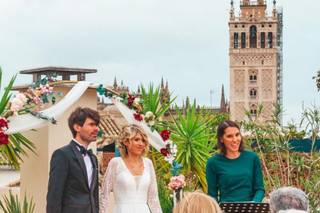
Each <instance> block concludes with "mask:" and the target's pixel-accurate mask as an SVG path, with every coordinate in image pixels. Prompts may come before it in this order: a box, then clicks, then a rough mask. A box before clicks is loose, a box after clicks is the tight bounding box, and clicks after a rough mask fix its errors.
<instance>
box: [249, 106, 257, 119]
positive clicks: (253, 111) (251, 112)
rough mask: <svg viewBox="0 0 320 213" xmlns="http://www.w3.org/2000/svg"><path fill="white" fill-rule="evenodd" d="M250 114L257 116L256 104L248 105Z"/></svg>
mask: <svg viewBox="0 0 320 213" xmlns="http://www.w3.org/2000/svg"><path fill="white" fill-rule="evenodd" d="M250 114H251V116H257V105H255V104H252V105H251V106H250Z"/></svg>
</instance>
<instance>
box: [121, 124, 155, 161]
mask: <svg viewBox="0 0 320 213" xmlns="http://www.w3.org/2000/svg"><path fill="white" fill-rule="evenodd" d="M137 134H139V135H141V137H142V140H143V142H144V143H145V145H146V148H145V149H144V151H143V155H145V154H146V153H147V152H148V150H149V141H148V137H147V135H146V133H145V132H144V131H143V129H142V128H141V127H139V126H138V125H136V124H130V125H127V126H124V127H123V128H122V131H121V133H120V135H119V150H120V154H121V156H122V157H126V156H127V155H128V149H127V146H126V144H125V143H126V142H129V141H130V140H131V139H132V138H134V137H135V136H136V135H137Z"/></svg>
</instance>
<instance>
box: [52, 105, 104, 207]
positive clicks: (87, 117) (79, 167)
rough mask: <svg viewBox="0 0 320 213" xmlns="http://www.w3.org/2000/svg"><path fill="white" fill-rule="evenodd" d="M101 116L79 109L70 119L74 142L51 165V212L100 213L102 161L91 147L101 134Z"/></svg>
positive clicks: (91, 111)
mask: <svg viewBox="0 0 320 213" xmlns="http://www.w3.org/2000/svg"><path fill="white" fill-rule="evenodd" d="M99 122H100V116H99V114H98V112H97V111H95V110H92V109H90V108H80V107H79V108H77V109H76V110H75V111H73V112H72V113H71V115H70V117H69V119H68V123H69V128H70V130H71V132H72V135H73V140H72V141H71V142H70V143H69V144H68V145H66V146H64V147H62V148H60V149H57V150H56V151H55V152H54V153H53V154H52V158H51V162H50V175H49V184H48V194H47V213H98V212H99V190H98V162H97V158H96V156H95V155H93V154H92V152H91V150H87V147H88V145H89V144H90V143H91V142H93V141H95V140H96V138H97V134H98V125H99Z"/></svg>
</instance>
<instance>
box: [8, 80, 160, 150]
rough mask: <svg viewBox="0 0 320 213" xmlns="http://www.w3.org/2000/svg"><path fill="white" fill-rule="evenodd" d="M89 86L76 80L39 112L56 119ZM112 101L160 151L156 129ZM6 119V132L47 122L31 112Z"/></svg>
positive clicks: (34, 126)
mask: <svg viewBox="0 0 320 213" xmlns="http://www.w3.org/2000/svg"><path fill="white" fill-rule="evenodd" d="M89 86H96V85H93V84H92V83H90V82H86V81H80V82H78V83H77V84H76V85H75V86H74V87H73V88H72V89H71V90H70V91H69V92H68V94H66V95H65V96H64V97H63V98H62V99H61V100H60V101H59V102H58V103H57V104H55V105H53V106H51V107H50V108H48V109H45V110H43V111H40V113H42V114H43V115H44V116H48V117H53V118H54V119H58V118H59V116H60V115H62V114H63V113H64V112H65V111H66V110H67V109H68V108H69V107H71V106H72V105H73V104H74V103H75V102H76V101H77V100H78V99H79V98H80V97H81V95H82V94H83V93H84V92H85V91H86V90H87V88H88V87H89ZM112 102H113V103H114V105H115V106H116V107H117V108H118V110H119V111H120V112H121V114H122V115H123V117H124V118H125V119H126V120H127V122H128V123H129V124H137V125H139V126H141V127H142V128H143V130H144V131H145V132H146V134H147V135H148V138H149V142H150V144H151V145H152V146H153V147H154V148H155V149H156V150H158V151H160V149H161V148H164V143H163V140H162V138H161V136H160V135H159V133H158V132H157V131H152V130H151V129H150V127H149V126H148V125H147V124H146V123H145V122H144V121H137V120H135V118H134V116H133V114H134V111H133V110H131V109H129V108H128V107H127V106H126V105H124V104H123V103H121V102H120V101H118V100H117V99H112ZM8 120H9V121H10V122H9V129H8V130H7V131H6V134H14V133H18V132H25V131H28V130H31V129H38V128H41V127H43V126H45V125H48V124H49V121H46V120H44V119H39V118H37V117H35V116H33V115H31V114H24V115H17V116H11V117H10V118H9V119H8Z"/></svg>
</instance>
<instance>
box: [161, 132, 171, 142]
mask: <svg viewBox="0 0 320 213" xmlns="http://www.w3.org/2000/svg"><path fill="white" fill-rule="evenodd" d="M160 135H161V137H162V140H164V141H166V140H168V139H169V138H170V131H169V130H163V131H161V132H160Z"/></svg>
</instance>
